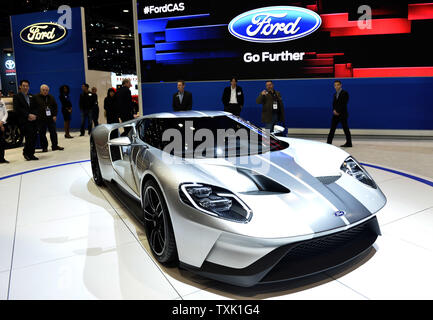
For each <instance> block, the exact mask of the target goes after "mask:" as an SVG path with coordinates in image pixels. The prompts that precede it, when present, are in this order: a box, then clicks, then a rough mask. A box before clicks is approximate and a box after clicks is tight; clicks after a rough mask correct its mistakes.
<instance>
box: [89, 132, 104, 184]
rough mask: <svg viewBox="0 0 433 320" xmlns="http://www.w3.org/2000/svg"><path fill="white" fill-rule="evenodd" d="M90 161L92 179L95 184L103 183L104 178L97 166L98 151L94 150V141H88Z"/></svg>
mask: <svg viewBox="0 0 433 320" xmlns="http://www.w3.org/2000/svg"><path fill="white" fill-rule="evenodd" d="M90 163H91V165H92V174H93V180H94V181H95V184H96V185H97V186H103V185H104V179H103V178H102V174H101V169H100V167H99V161H98V153H97V152H96V146H95V142H94V141H93V140H92V141H90Z"/></svg>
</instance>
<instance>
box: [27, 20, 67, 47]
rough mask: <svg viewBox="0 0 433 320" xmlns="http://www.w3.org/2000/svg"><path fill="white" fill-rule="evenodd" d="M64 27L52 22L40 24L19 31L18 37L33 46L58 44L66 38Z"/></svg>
mask: <svg viewBox="0 0 433 320" xmlns="http://www.w3.org/2000/svg"><path fill="white" fill-rule="evenodd" d="M66 34H67V30H66V28H65V27H64V26H62V25H60V24H58V23H54V22H40V23H35V24H32V25H30V26H28V27H25V28H24V29H23V30H21V33H20V37H21V40H23V41H24V42H27V43H30V44H34V45H46V44H51V43H55V42H58V41H60V40H62V39H63V38H64V37H66Z"/></svg>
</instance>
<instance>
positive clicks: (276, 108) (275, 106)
mask: <svg viewBox="0 0 433 320" xmlns="http://www.w3.org/2000/svg"><path fill="white" fill-rule="evenodd" d="M274 110H278V102H274Z"/></svg>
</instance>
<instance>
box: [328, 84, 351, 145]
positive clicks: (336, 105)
mask: <svg viewBox="0 0 433 320" xmlns="http://www.w3.org/2000/svg"><path fill="white" fill-rule="evenodd" d="M334 88H335V91H336V92H335V94H334V101H333V103H332V106H333V116H332V122H331V130H330V131H329V135H328V141H327V142H328V144H332V140H333V139H334V134H335V130H336V129H337V125H338V123H339V122H341V125H342V127H343V130H344V134H345V135H346V143H345V144H344V145H342V146H341V147H342V148H351V147H352V135H351V134H350V129H349V125H348V123H347V119H348V117H349V113H348V112H347V103H348V102H349V93H348V92H347V91H345V90H343V85H342V83H341V81H339V80H336V81H335V82H334Z"/></svg>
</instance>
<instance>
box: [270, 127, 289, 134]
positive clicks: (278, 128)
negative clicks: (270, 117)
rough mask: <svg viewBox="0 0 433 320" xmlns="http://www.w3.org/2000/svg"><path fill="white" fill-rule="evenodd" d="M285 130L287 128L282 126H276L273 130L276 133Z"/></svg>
mask: <svg viewBox="0 0 433 320" xmlns="http://www.w3.org/2000/svg"><path fill="white" fill-rule="evenodd" d="M284 130H286V129H285V128H284V127H282V126H274V131H272V133H273V134H275V135H276V134H279V133H283V132H284Z"/></svg>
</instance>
